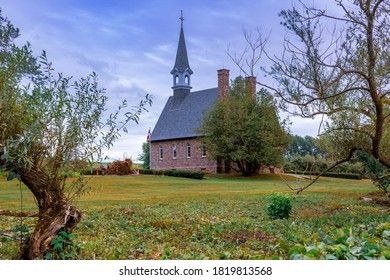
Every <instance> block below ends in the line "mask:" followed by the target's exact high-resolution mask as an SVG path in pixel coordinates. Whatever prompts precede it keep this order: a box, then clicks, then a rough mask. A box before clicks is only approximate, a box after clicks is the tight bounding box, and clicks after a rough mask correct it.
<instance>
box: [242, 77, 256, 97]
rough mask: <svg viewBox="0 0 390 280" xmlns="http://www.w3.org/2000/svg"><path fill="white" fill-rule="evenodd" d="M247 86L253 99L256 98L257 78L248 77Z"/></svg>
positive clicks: (246, 79)
mask: <svg viewBox="0 0 390 280" xmlns="http://www.w3.org/2000/svg"><path fill="white" fill-rule="evenodd" d="M245 85H246V87H247V88H248V90H249V92H250V94H251V95H252V96H253V97H256V77H255V76H249V77H246V78H245Z"/></svg>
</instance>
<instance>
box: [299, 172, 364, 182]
mask: <svg viewBox="0 0 390 280" xmlns="http://www.w3.org/2000/svg"><path fill="white" fill-rule="evenodd" d="M294 174H301V175H307V176H317V175H319V174H320V173H319V172H300V171H298V172H294ZM321 176H322V177H332V178H342V179H351V180H361V179H362V175H361V174H352V173H337V172H325V173H323V174H322V175H321Z"/></svg>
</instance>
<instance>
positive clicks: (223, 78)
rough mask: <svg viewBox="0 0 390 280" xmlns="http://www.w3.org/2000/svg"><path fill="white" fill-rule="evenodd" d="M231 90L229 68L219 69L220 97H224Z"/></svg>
mask: <svg viewBox="0 0 390 280" xmlns="http://www.w3.org/2000/svg"><path fill="white" fill-rule="evenodd" d="M228 91H229V70H227V69H220V70H218V99H222V98H224V97H225V96H226V95H227V93H228Z"/></svg>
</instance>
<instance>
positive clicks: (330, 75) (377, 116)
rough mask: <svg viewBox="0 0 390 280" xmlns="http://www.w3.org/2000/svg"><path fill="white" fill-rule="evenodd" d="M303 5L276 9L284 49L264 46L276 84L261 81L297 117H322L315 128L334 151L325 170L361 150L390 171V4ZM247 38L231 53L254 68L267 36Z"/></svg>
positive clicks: (372, 0)
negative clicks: (277, 51)
mask: <svg viewBox="0 0 390 280" xmlns="http://www.w3.org/2000/svg"><path fill="white" fill-rule="evenodd" d="M300 4H301V6H300V7H299V8H298V7H293V8H291V9H288V10H283V11H281V13H280V16H281V18H282V25H283V26H284V27H285V28H286V29H287V31H288V33H287V35H286V37H285V40H284V42H283V47H284V48H283V51H282V53H280V54H279V55H271V54H270V53H268V52H265V54H266V55H267V57H268V58H269V59H270V60H271V64H272V67H271V68H270V69H266V70H265V72H266V73H267V74H268V75H269V76H271V77H273V79H274V80H275V81H276V82H275V83H273V84H271V83H268V84H266V83H260V84H261V85H262V86H264V87H265V88H267V89H268V90H270V91H271V92H273V93H274V94H275V95H276V96H278V97H279V99H280V100H281V101H282V102H283V105H284V107H285V108H286V109H287V110H289V111H291V112H292V113H293V114H294V115H297V116H301V117H304V118H313V117H316V116H319V117H320V118H322V120H323V121H322V123H321V128H320V133H321V134H323V135H326V136H327V137H328V138H330V139H332V143H333V145H334V147H333V150H334V151H336V152H337V161H336V162H335V164H334V165H333V166H331V167H330V168H332V167H334V166H336V165H338V164H340V163H343V162H346V161H349V160H350V159H351V158H352V157H353V156H354V153H355V151H361V152H363V153H366V154H368V155H372V156H373V158H375V159H376V160H377V161H378V163H380V164H381V165H383V166H384V167H386V168H387V169H389V168H390V57H389V50H390V21H389V19H390V16H389V15H390V2H389V1H387V0H350V1H343V0H335V4H336V7H338V8H339V10H338V11H337V10H336V9H334V10H333V12H334V14H332V13H331V12H329V11H326V10H323V9H320V8H316V7H309V6H307V5H305V4H304V3H302V2H300ZM245 38H246V39H247V42H248V49H247V52H246V53H244V54H243V55H242V56H234V57H233V56H232V58H233V59H234V60H235V61H236V63H237V64H238V65H239V66H240V67H241V69H242V70H243V71H253V69H254V67H255V64H254V63H251V62H252V61H255V62H257V61H258V58H259V57H260V56H261V51H263V47H262V46H263V45H262V44H261V43H264V40H261V36H259V38H260V40H259V41H257V42H256V41H255V40H251V37H250V36H246V37H245ZM259 42H260V43H259ZM248 50H251V52H249V51H248ZM246 54H250V55H249V56H247V57H245V55H246ZM263 54H264V52H263ZM237 58H240V59H237ZM243 62H247V63H246V64H245V63H243ZM248 62H249V63H248ZM245 65H246V66H249V67H246V69H245ZM384 176H388V175H384ZM306 187H308V186H306ZM306 187H305V188H306ZM299 191H301V189H300V190H299Z"/></svg>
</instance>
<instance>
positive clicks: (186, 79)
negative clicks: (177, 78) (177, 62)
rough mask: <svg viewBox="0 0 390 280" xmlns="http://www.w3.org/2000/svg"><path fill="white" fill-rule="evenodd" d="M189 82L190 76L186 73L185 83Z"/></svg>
mask: <svg viewBox="0 0 390 280" xmlns="http://www.w3.org/2000/svg"><path fill="white" fill-rule="evenodd" d="M189 82H190V78H189V77H188V75H186V76H185V77H184V83H185V84H186V85H188V84H189Z"/></svg>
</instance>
